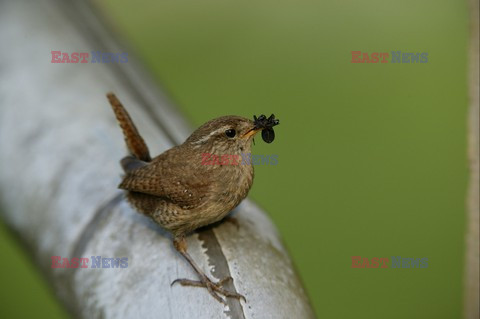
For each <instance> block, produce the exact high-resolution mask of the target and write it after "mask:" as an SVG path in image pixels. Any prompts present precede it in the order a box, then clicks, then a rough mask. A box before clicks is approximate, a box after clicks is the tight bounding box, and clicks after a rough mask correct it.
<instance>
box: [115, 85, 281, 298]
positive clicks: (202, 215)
mask: <svg viewBox="0 0 480 319" xmlns="http://www.w3.org/2000/svg"><path fill="white" fill-rule="evenodd" d="M107 98H108V100H109V101H110V104H111V105H112V108H113V111H114V112H115V116H116V117H117V120H118V122H119V124H120V127H121V128H122V130H123V134H124V137H125V141H126V144H127V147H128V149H129V151H130V153H131V155H130V156H127V157H125V158H123V159H122V160H121V165H122V167H123V170H124V171H125V175H124V177H123V181H122V183H121V184H120V185H119V188H121V189H124V190H126V191H127V193H126V196H127V199H128V201H129V202H130V204H131V205H132V206H133V207H134V208H135V209H136V210H138V211H139V212H140V213H142V214H145V215H147V216H149V217H151V218H152V219H153V220H154V221H155V222H156V223H158V224H159V225H160V226H161V227H163V228H164V229H166V230H168V231H170V232H171V233H172V235H173V246H174V247H175V249H176V250H177V251H178V252H179V253H180V254H181V255H182V256H183V257H185V259H186V260H187V261H188V262H189V263H190V265H191V266H192V268H193V269H194V270H195V272H196V273H197V274H198V276H199V277H200V280H199V281H193V280H189V279H177V280H175V281H174V282H172V285H173V284H175V283H180V284H182V285H184V286H197V287H205V288H207V289H208V292H209V293H210V294H211V295H212V296H213V297H214V298H215V299H216V300H218V301H220V302H222V303H224V302H225V301H224V300H223V298H222V297H220V295H223V296H225V297H234V298H242V299H244V300H245V297H244V296H242V295H240V294H238V293H234V292H229V291H227V290H226V289H224V288H223V287H222V284H223V283H224V282H225V281H226V280H229V279H231V278H230V277H228V278H224V279H222V280H220V281H218V282H213V281H212V280H211V279H210V278H208V277H207V275H205V273H204V272H203V271H202V270H201V269H200V268H199V266H198V265H197V264H196V263H195V261H194V260H193V259H192V257H191V256H190V255H189V254H188V252H187V242H186V240H185V236H186V235H188V234H189V233H191V232H192V231H194V230H195V229H197V228H199V227H202V226H206V225H209V224H212V223H214V222H217V221H219V220H221V219H223V218H224V217H225V216H226V215H227V214H228V213H229V212H230V211H231V210H232V209H233V208H235V207H236V206H237V205H238V204H239V203H240V202H241V201H242V200H243V199H244V198H245V197H246V196H247V194H248V191H249V190H250V187H251V186H252V183H253V175H254V173H253V166H252V165H251V163H247V165H244V164H245V163H242V164H240V163H237V165H220V163H218V162H217V163H214V165H205V162H203V163H202V158H204V156H205V155H204V154H213V155H217V156H219V158H222V155H229V156H237V158H241V154H242V153H250V151H251V145H252V140H253V137H254V136H255V134H257V133H258V132H259V131H261V130H262V129H267V130H268V131H271V133H272V134H273V129H272V127H273V126H274V125H276V124H278V120H275V119H274V116H273V115H272V116H271V117H270V118H269V119H268V120H267V119H266V117H265V116H263V115H262V116H261V119H262V120H261V121H258V120H257V119H256V117H255V121H252V120H249V119H246V118H243V117H240V116H222V117H219V118H216V119H213V120H211V121H209V122H207V123H205V124H203V125H202V126H200V127H199V128H198V129H197V130H196V131H194V132H193V133H192V135H190V137H188V138H187V140H186V141H185V142H184V143H183V144H181V145H178V146H174V147H172V148H171V149H169V150H167V151H165V152H164V153H162V154H160V155H158V156H157V157H155V158H153V159H152V158H151V157H150V152H149V150H148V147H147V145H146V144H145V141H144V140H143V138H142V137H141V136H140V134H139V133H138V130H137V128H136V127H135V125H134V124H133V121H132V120H131V118H130V116H129V114H128V113H127V111H126V110H125V108H124V107H123V106H122V104H121V103H120V101H119V100H118V99H117V98H116V96H115V95H114V94H113V93H109V94H107ZM270 139H271V140H270ZM270 139H269V140H268V141H269V142H271V141H272V140H273V137H271V138H270ZM266 141H267V140H266ZM232 162H233V161H232ZM232 162H229V164H233V163H232ZM221 164H225V163H221Z"/></svg>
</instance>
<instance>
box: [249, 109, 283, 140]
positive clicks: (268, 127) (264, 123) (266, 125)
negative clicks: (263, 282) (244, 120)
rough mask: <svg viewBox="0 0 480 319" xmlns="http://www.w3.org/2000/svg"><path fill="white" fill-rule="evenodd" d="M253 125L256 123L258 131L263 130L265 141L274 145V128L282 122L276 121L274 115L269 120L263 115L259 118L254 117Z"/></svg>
mask: <svg viewBox="0 0 480 319" xmlns="http://www.w3.org/2000/svg"><path fill="white" fill-rule="evenodd" d="M253 123H255V128H256V129H262V138H263V140H264V141H265V142H267V143H272V142H273V140H274V139H275V132H274V131H273V127H274V126H275V125H278V124H280V121H279V120H278V119H275V115H273V114H272V115H270V117H268V118H267V117H266V116H265V115H263V114H262V115H260V116H259V117H258V118H257V117H256V116H255V115H254V116H253Z"/></svg>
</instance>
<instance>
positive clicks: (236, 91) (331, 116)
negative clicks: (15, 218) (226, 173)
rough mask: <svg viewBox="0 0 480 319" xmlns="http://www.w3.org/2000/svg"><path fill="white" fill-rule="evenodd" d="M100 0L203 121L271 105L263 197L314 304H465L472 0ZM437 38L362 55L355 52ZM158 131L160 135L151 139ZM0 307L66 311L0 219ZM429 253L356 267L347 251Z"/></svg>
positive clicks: (439, 312) (384, 307) (379, 308)
mask: <svg viewBox="0 0 480 319" xmlns="http://www.w3.org/2000/svg"><path fill="white" fill-rule="evenodd" d="M95 3H96V4H97V5H98V7H99V8H100V9H101V11H102V12H103V13H104V14H105V15H106V16H107V19H108V20H109V21H110V23H111V24H113V25H114V26H115V27H116V28H117V31H118V32H119V33H121V34H122V35H123V36H125V37H126V39H127V40H128V41H129V42H130V44H131V45H132V47H133V48H135V50H137V52H138V53H139V55H140V57H141V58H142V59H143V60H144V62H145V63H146V65H147V67H148V68H149V69H150V70H151V71H152V73H153V74H154V75H155V76H156V79H157V80H158V81H159V83H161V85H163V86H164V87H165V88H166V90H167V92H168V93H169V94H170V96H171V97H172V99H173V100H174V101H175V102H176V103H177V104H178V106H179V107H180V108H181V110H182V112H183V113H184V114H185V116H186V117H187V118H189V119H190V120H191V122H192V123H193V124H194V126H198V125H200V124H202V123H203V122H205V121H207V120H209V119H211V118H214V117H217V116H220V115H227V114H237V115H243V116H246V117H251V116H252V115H253V114H259V113H265V114H267V115H268V114H270V113H275V115H276V116H277V117H278V118H280V120H281V125H280V126H279V127H278V128H277V129H276V136H277V138H276V140H275V142H274V143H272V144H269V145H267V144H265V143H264V142H263V141H261V139H259V138H257V143H256V146H255V147H254V153H256V154H278V156H279V163H278V165H277V166H257V167H256V179H255V184H254V186H253V188H252V191H251V193H250V196H251V197H252V198H253V199H254V200H255V201H256V202H257V203H259V204H260V206H262V207H263V208H265V209H266V210H267V211H268V212H269V214H270V217H271V218H272V219H273V221H274V223H275V224H276V225H277V227H278V228H279V230H280V233H281V235H282V237H283V240H284V242H285V244H286V246H287V248H288V250H289V252H290V254H291V256H292V258H293V260H294V263H295V265H296V267H297V270H298V272H299V274H300V276H301V278H302V280H303V282H304V285H305V287H306V290H307V292H308V294H309V296H310V299H311V302H312V304H313V306H314V308H315V311H316V314H317V315H318V317H320V318H352V317H355V318H374V317H389V318H392V319H393V318H402V319H403V318H448V319H451V318H460V317H461V314H462V297H463V295H462V282H463V277H462V276H463V267H464V234H465V227H466V225H465V214H466V213H465V198H466V185H467V159H466V154H467V153H466V116H467V83H466V79H467V75H466V70H467V65H466V61H467V60H466V57H467V53H466V50H467V38H468V19H467V18H468V8H467V6H466V3H464V1H458V0H421V1H419V0H415V1H412V0H406V1H401V2H400V1H385V0H383V1H380V0H374V1H352V0H348V1H333V0H325V1H306V0H301V1H299V0H297V1H241V2H239V1H237V2H233V1H225V0H223V1H220V0H207V1H194V0H183V1H147V0H140V1H127V0H96V1H95ZM357 50H358V51H363V52H369V53H372V52H389V53H390V52H391V51H397V50H401V51H403V52H428V57H429V59H428V63H425V64H418V63H417V64H392V63H388V64H381V63H379V64H352V63H350V61H351V51H357ZM150 142H151V141H150ZM0 247H1V252H2V255H3V258H6V259H5V260H8V262H2V263H1V266H0V267H1V268H0V269H1V271H0V276H1V283H2V285H3V289H2V290H1V300H2V307H0V317H2V318H6V317H5V316H3V315H2V312H4V314H6V313H8V309H9V307H19V306H20V309H19V310H20V311H23V312H24V313H20V315H21V316H22V315H25V316H28V315H31V314H35V315H36V316H37V317H46V318H61V317H64V316H66V314H65V312H64V311H63V310H62V309H61V308H60V307H59V306H58V304H56V302H55V301H54V299H53V297H52V294H51V292H50V291H49V290H48V289H47V288H44V287H46V285H45V283H44V280H43V279H42V278H41V277H40V275H39V274H38V273H36V272H35V267H34V266H32V265H31V264H30V263H29V261H28V260H27V259H26V257H25V254H24V252H23V251H22V250H21V249H20V248H19V247H18V244H16V243H14V242H13V238H12V236H11V235H10V234H9V233H8V232H6V231H5V229H4V227H1V228H0ZM352 256H362V257H368V258H372V257H388V258H391V256H402V257H411V258H422V257H427V258H428V261H429V262H428V265H429V266H428V268H426V269H391V268H387V269H381V268H380V269H352V268H351V257H352Z"/></svg>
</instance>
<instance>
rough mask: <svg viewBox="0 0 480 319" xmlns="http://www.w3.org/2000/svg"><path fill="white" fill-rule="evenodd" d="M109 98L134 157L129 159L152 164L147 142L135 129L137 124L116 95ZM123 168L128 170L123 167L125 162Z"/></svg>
mask: <svg viewBox="0 0 480 319" xmlns="http://www.w3.org/2000/svg"><path fill="white" fill-rule="evenodd" d="M107 98H108V101H109V102H110V104H111V105H112V109H113V112H114V113H115V116H116V118H117V121H118V124H120V127H121V128H122V131H123V136H124V137H125V143H126V144H127V148H128V150H129V151H130V153H131V154H132V155H133V157H134V158H132V156H128V157H127V158H129V162H131V161H132V160H133V161H135V159H137V160H140V161H143V162H150V161H151V160H152V158H151V157H150V152H149V150H148V147H147V144H145V141H144V140H143V138H142V137H141V136H140V133H138V130H137V128H136V127H135V124H133V121H132V119H131V118H130V115H128V112H127V110H125V108H124V107H123V105H122V103H120V101H119V100H118V98H117V97H116V96H115V94H113V93H108V94H107ZM130 164H131V163H130ZM122 166H124V169H126V167H125V165H123V160H122ZM127 166H131V165H127Z"/></svg>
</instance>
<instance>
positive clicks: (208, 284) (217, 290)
mask: <svg viewBox="0 0 480 319" xmlns="http://www.w3.org/2000/svg"><path fill="white" fill-rule="evenodd" d="M229 280H233V278H232V277H230V276H228V277H225V278H223V279H221V280H219V281H217V282H213V281H211V280H210V279H209V278H208V277H206V276H205V278H202V280H190V279H183V278H180V279H175V280H174V281H173V282H172V284H171V285H172V286H173V285H174V284H176V283H179V284H181V285H182V286H193V287H204V288H207V290H208V292H209V293H210V295H212V297H213V298H215V299H216V300H217V301H218V302H220V303H222V304H224V305H225V304H226V302H225V300H224V299H223V298H222V297H220V296H219V294H220V295H223V296H225V297H232V298H237V299H243V301H245V302H246V301H247V299H245V297H244V296H243V295H241V294H239V293H236V292H230V291H228V290H226V289H225V288H223V287H222V286H223V284H224V283H225V282H226V281H229Z"/></svg>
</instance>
